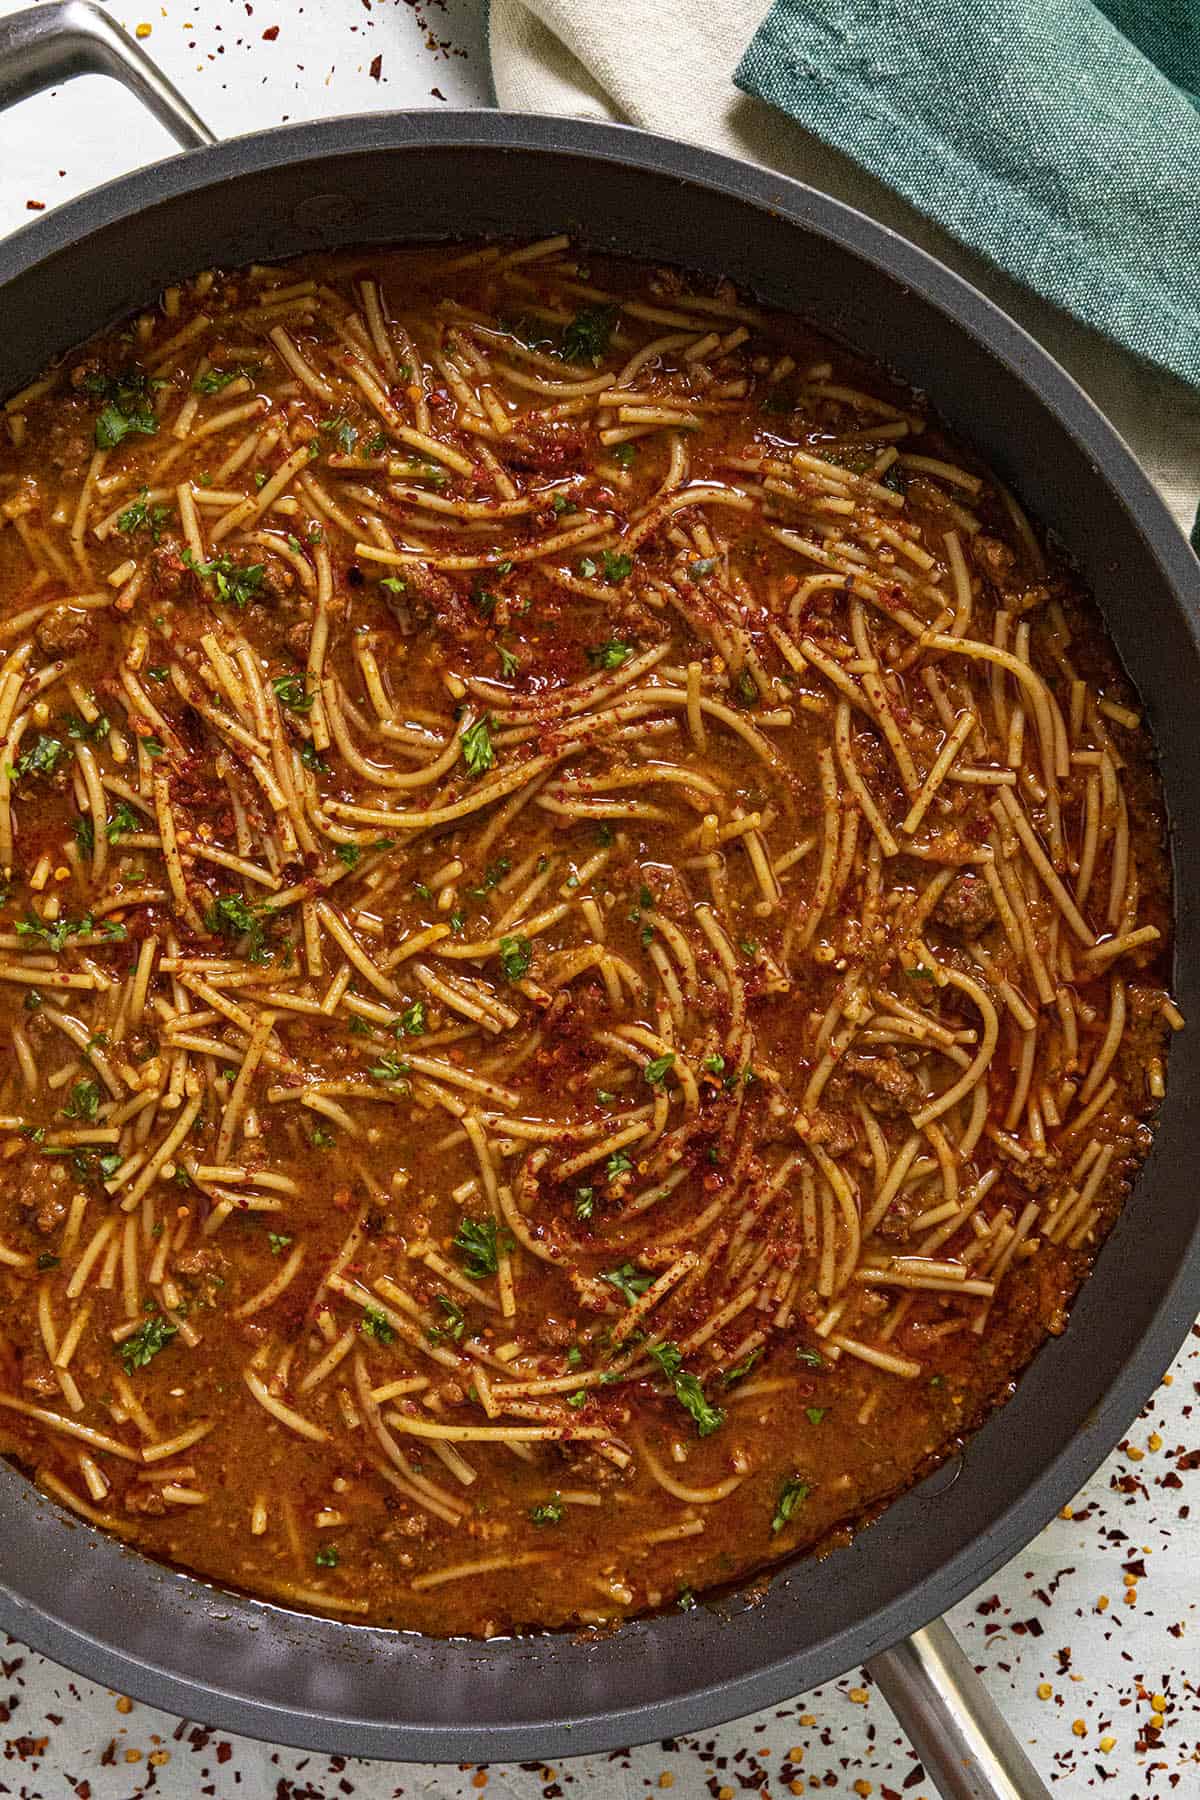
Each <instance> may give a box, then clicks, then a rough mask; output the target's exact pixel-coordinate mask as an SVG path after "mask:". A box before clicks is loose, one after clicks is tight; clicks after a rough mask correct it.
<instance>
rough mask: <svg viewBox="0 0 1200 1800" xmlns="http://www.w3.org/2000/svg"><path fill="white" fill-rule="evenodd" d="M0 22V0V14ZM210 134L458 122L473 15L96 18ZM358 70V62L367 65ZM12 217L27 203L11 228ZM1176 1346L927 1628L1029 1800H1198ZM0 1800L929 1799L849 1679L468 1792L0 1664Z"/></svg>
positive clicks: (34, 194) (38, 109)
mask: <svg viewBox="0 0 1200 1800" xmlns="http://www.w3.org/2000/svg"><path fill="white" fill-rule="evenodd" d="M15 10H17V9H16V6H15V5H14V4H13V0H0V15H3V14H4V13H7V12H13V11H15ZM112 11H113V13H114V16H116V17H118V18H120V19H121V21H122V23H124V24H125V25H126V26H127V27H129V28H130V29H132V28H133V27H134V26H136V25H138V24H147V25H149V26H150V27H151V31H150V34H149V36H148V37H147V38H146V40H145V43H146V48H147V49H148V50H149V51H150V52H151V54H152V55H153V56H154V57H155V58H156V59H157V60H159V61H160V62H161V64H162V66H163V68H164V69H165V70H167V72H168V73H169V74H170V75H171V76H172V78H173V79H174V80H175V81H177V82H178V84H179V85H180V87H182V88H183V89H184V91H185V92H186V93H187V95H188V97H189V99H190V100H191V101H192V103H193V104H194V105H195V107H196V109H197V111H199V112H200V113H201V115H202V116H203V117H204V118H205V119H207V121H208V122H209V124H210V125H211V126H212V127H213V129H214V130H215V131H217V132H219V133H222V134H230V135H232V134H234V133H236V132H239V131H245V130H249V129H255V128H257V127H259V126H266V125H274V124H278V123H281V122H282V121H284V120H289V119H302V118H315V117H321V116H329V115H333V114H337V113H348V112H364V111H376V110H387V109H390V108H393V107H398V106H422V105H428V106H441V105H452V106H454V105H457V106H464V105H482V104H486V102H487V97H488V86H487V69H486V56H485V53H484V49H483V40H482V15H481V6H480V4H479V0H309V3H308V4H307V5H297V4H287V3H286V0H253V4H250V3H248V0H198V3H197V4H196V5H193V6H186V5H183V4H180V0H169V4H167V5H145V6H144V7H142V9H141V10H137V9H136V7H135V8H133V9H125V8H123V7H113V8H112ZM376 59H379V60H378V62H377V61H376ZM171 148H172V146H171V144H170V142H169V140H168V138H167V137H166V134H165V133H164V132H163V131H162V130H161V129H160V128H159V127H158V126H157V125H155V124H154V123H153V122H152V121H150V120H148V119H147V118H146V117H145V116H144V115H143V114H142V113H141V112H140V110H139V108H138V107H137V105H136V104H135V102H134V101H132V100H131V99H130V98H129V96H128V95H126V94H125V93H124V92H123V91H122V90H121V89H120V88H117V87H115V86H114V85H113V84H112V83H111V82H106V81H103V80H101V79H100V78H98V77H87V78H85V79H83V80H80V81H77V82H75V83H73V84H72V85H71V86H70V87H69V88H66V89H63V90H62V91H60V92H57V93H54V94H51V95H43V96H40V97H39V98H37V99H35V100H32V101H28V102H26V103H25V105H24V106H23V107H21V108H20V109H18V110H17V111H14V112H12V113H10V114H8V115H7V116H6V117H0V233H6V232H10V231H13V230H16V229H17V228H18V227H19V226H21V225H22V224H24V223H25V222H26V221H27V220H28V219H30V218H31V217H32V216H33V213H34V211H36V210H40V209H41V208H43V207H51V206H54V205H56V204H57V203H58V202H60V201H62V200H65V199H67V198H69V197H71V196H72V195H74V194H77V193H81V192H83V191H85V190H86V189H87V188H89V187H91V186H93V185H94V184H95V183H97V182H100V181H104V180H107V179H109V178H110V177H112V176H115V175H118V174H120V173H122V172H123V171H124V170H126V169H128V168H131V167H133V166H135V165H137V164H140V163H144V162H149V161H152V160H154V159H155V158H157V157H159V156H162V155H164V154H167V153H169V152H170V150H171ZM31 203H32V205H31ZM1198 1396H1200V1330H1198V1331H1197V1332H1196V1333H1194V1334H1193V1336H1192V1337H1191V1338H1190V1339H1189V1341H1188V1343H1187V1344H1186V1345H1185V1346H1184V1348H1183V1350H1182V1351H1181V1353H1180V1355H1179V1357H1178V1358H1177V1360H1176V1362H1175V1364H1174V1367H1173V1369H1172V1371H1171V1373H1170V1375H1169V1376H1168V1377H1167V1378H1166V1379H1165V1380H1164V1383H1163V1385H1162V1386H1161V1387H1160V1388H1159V1389H1158V1391H1157V1393H1156V1394H1155V1396H1154V1398H1153V1400H1152V1402H1151V1404H1150V1406H1149V1407H1148V1408H1147V1410H1146V1413H1145V1415H1144V1416H1143V1418H1142V1419H1141V1420H1140V1421H1139V1422H1138V1424H1137V1425H1136V1426H1135V1428H1134V1429H1133V1431H1132V1432H1131V1433H1130V1435H1129V1437H1128V1439H1127V1440H1126V1441H1125V1442H1124V1443H1123V1444H1122V1445H1121V1446H1120V1448H1119V1449H1118V1450H1117V1451H1116V1452H1114V1454H1113V1455H1112V1456H1111V1457H1110V1458H1109V1460H1108V1462H1107V1463H1106V1464H1105V1465H1104V1466H1103V1468H1102V1469H1100V1470H1099V1471H1098V1472H1097V1474H1096V1476H1095V1477H1094V1479H1093V1480H1092V1481H1091V1482H1090V1483H1089V1484H1088V1485H1087V1487H1086V1488H1085V1489H1084V1491H1083V1493H1082V1494H1080V1495H1079V1497H1078V1499H1077V1500H1076V1502H1075V1504H1074V1506H1073V1507H1072V1508H1071V1509H1068V1510H1069V1513H1070V1516H1064V1517H1062V1518H1060V1519H1058V1520H1056V1521H1055V1522H1054V1524H1053V1525H1052V1526H1050V1527H1049V1529H1048V1530H1046V1531H1045V1532H1043V1534H1042V1535H1041V1537H1039V1538H1038V1539H1037V1540H1036V1541H1035V1542H1034V1543H1033V1544H1031V1545H1030V1546H1029V1547H1028V1549H1027V1550H1026V1551H1025V1552H1024V1553H1023V1554H1022V1555H1021V1556H1020V1557H1018V1558H1017V1559H1016V1560H1015V1561H1014V1562H1012V1563H1011V1564H1010V1565H1009V1566H1008V1567H1007V1568H1006V1569H1004V1570H1003V1571H1001V1573H1000V1574H999V1575H998V1576H996V1577H994V1578H993V1579H992V1580H991V1581H990V1582H988V1583H987V1585H986V1586H985V1587H984V1588H982V1589H980V1591H979V1592H978V1593H976V1594H974V1595H972V1596H971V1597H970V1599H968V1600H966V1601H964V1602H963V1603H962V1605H961V1606H959V1607H958V1608H957V1609H956V1611H955V1613H954V1614H953V1615H952V1621H951V1622H952V1624H953V1625H954V1627H955V1630H956V1631H957V1632H958V1634H959V1637H960V1640H961V1642H962V1643H963V1644H964V1646H965V1648H966V1649H967V1652H968V1654H969V1655H970V1657H971V1659H972V1661H973V1662H974V1663H975V1664H976V1665H977V1666H978V1667H979V1668H980V1669H981V1670H982V1672H983V1675H984V1679H985V1680H986V1682H987V1684H988V1686H989V1688H990V1689H991V1691H992V1693H993V1694H994V1696H995V1698H996V1699H997V1701H998V1703H999V1704H1000V1706H1001V1708H1002V1709H1003V1711H1004V1712H1005V1714H1006V1716H1007V1717H1008V1719H1009V1720H1010V1722H1011V1723H1012V1725H1013V1727H1014V1729H1015V1730H1016V1732H1017V1734H1018V1736H1019V1737H1020V1738H1021V1740H1022V1741H1023V1742H1025V1743H1026V1744H1027V1745H1028V1747H1029V1753H1030V1755H1031V1757H1032V1759H1033V1761H1034V1763H1035V1765H1036V1766H1037V1768H1038V1769H1039V1770H1040V1771H1041V1773H1042V1775H1043V1776H1044V1778H1045V1779H1046V1780H1047V1782H1048V1783H1049V1784H1050V1786H1051V1788H1052V1790H1053V1791H1055V1792H1056V1793H1058V1794H1061V1795H1063V1796H1067V1797H1069V1800H1075V1796H1077V1795H1078V1796H1082V1795H1085V1794H1091V1793H1110V1794H1111V1796H1112V1800H1160V1797H1161V1800H1166V1797H1167V1796H1170V1795H1179V1796H1180V1800H1184V1797H1193V1800H1194V1797H1196V1796H1200V1658H1198V1656H1197V1648H1196V1646H1197V1643H1198V1641H1200V1398H1198ZM0 1750H2V1753H3V1755H2V1761H0V1796H2V1795H12V1796H19V1797H20V1800H72V1797H74V1800H135V1797H137V1796H141V1795H144V1794H154V1795H156V1796H159V1797H161V1800H193V1797H195V1796H201V1795H203V1796H210V1795H211V1796H214V1797H215V1800H234V1797H235V1796H246V1797H247V1800H260V1796H261V1797H262V1800H340V1797H343V1796H346V1797H354V1800H397V1797H399V1796H406V1797H408V1796H413V1797H415V1796H428V1797H431V1800H460V1797H461V1800H468V1797H472V1796H479V1795H481V1794H483V1793H487V1794H491V1795H497V1796H503V1797H504V1800H510V1797H511V1800H535V1797H537V1796H544V1797H545V1800H560V1797H562V1800H568V1797H570V1796H578V1797H579V1800H585V1797H586V1800H590V1797H592V1796H595V1800H601V1797H603V1800H633V1797H634V1796H637V1795H644V1794H648V1793H650V1792H652V1791H667V1790H673V1792H674V1794H676V1795H678V1796H679V1800H741V1796H744V1795H747V1794H753V1795H758V1796H760V1797H761V1800H781V1796H784V1795H788V1794H803V1793H816V1792H823V1793H828V1794H830V1795H835V1796H842V1795H845V1796H852V1795H855V1796H861V1797H864V1800H865V1797H867V1796H879V1797H880V1800H934V1790H933V1788H932V1786H931V1784H930V1782H929V1780H928V1778H927V1777H926V1776H925V1775H924V1772H923V1771H922V1770H921V1768H920V1765H919V1764H918V1763H917V1761H916V1759H915V1757H914V1755H913V1753H912V1751H911V1750H910V1749H909V1747H908V1745H907V1743H906V1742H905V1740H904V1738H903V1736H902V1734H901V1733H900V1731H899V1729H898V1727H897V1725H896V1722H895V1720H894V1718H893V1717H892V1715H891V1713H890V1711H889V1710H888V1708H887V1706H886V1705H885V1703H884V1702H883V1700H882V1699H881V1698H880V1697H879V1695H878V1694H877V1693H876V1692H875V1691H873V1690H872V1689H871V1688H870V1686H869V1685H867V1684H866V1682H865V1678H864V1677H863V1676H862V1675H861V1673H859V1672H855V1673H853V1674H852V1675H849V1676H847V1677H845V1678H844V1679H843V1680H841V1681H839V1682H837V1683H836V1684H835V1685H831V1686H828V1687H825V1688H821V1689H818V1690H817V1691H816V1692H815V1693H812V1694H808V1695H805V1696H803V1697H802V1698H800V1699H798V1700H796V1701H795V1702H794V1703H793V1704H791V1705H789V1706H785V1707H780V1708H778V1709H775V1710H773V1711H770V1712H766V1713H761V1714H758V1715H756V1716H754V1717H751V1718H747V1719H742V1720H739V1721H737V1722H736V1723H734V1724H730V1725H726V1726H723V1727H722V1728H721V1729H720V1730H718V1731H713V1732H708V1733H702V1734H698V1735H697V1736H695V1737H690V1738H681V1739H677V1740H673V1741H671V1742H669V1743H667V1744H657V1745H650V1746H646V1747H643V1748H641V1749H635V1750H632V1751H624V1752H618V1753H614V1754H613V1755H612V1756H607V1757H605V1756H592V1757H580V1758H575V1759H572V1760H570V1761H568V1762H565V1763H559V1764H557V1765H555V1766H553V1767H543V1766H541V1765H539V1764H532V1763H531V1764H525V1765H522V1766H520V1767H515V1766H503V1767H502V1766H499V1765H496V1766H492V1767H488V1768H469V1767H463V1768H459V1767H451V1766H436V1767H430V1766H421V1765H416V1764H389V1763H380V1762H358V1761H354V1760H346V1759H342V1758H329V1757H324V1756H312V1755H306V1754H303V1753H299V1752H296V1751H292V1750H287V1749H280V1748H277V1747H274V1746H271V1745H266V1744H258V1743H254V1742H252V1741H251V1740H249V1739H245V1738H229V1737H224V1736H222V1735H221V1734H220V1733H216V1732H212V1731H209V1730H208V1729H207V1728H206V1727H205V1726H204V1725H203V1723H198V1722H193V1721H181V1720H178V1719H175V1718H173V1717H170V1716H168V1715H167V1714H165V1713H160V1712H156V1711H155V1710H154V1709H152V1708H150V1707H146V1706H142V1705H140V1704H138V1703H136V1702H131V1701H129V1700H128V1699H127V1698H126V1697H124V1696H121V1695H117V1694H113V1693H111V1692H109V1691H108V1690H107V1689H104V1688H100V1687H97V1686H95V1685H94V1684H92V1683H90V1682H86V1681H81V1680H78V1679H76V1678H75V1677H74V1676H72V1675H70V1674H68V1673H67V1672H66V1671H65V1670H63V1669H61V1668H58V1667H56V1666H55V1665H54V1664H52V1663H50V1662H48V1661H46V1659H45V1658H43V1657H40V1656H37V1655H35V1654H33V1653H32V1652H29V1651H27V1650H25V1649H24V1647H23V1646H21V1645H19V1644H11V1645H10V1646H9V1647H8V1648H7V1650H6V1651H5V1652H4V1654H3V1656H2V1658H0Z"/></svg>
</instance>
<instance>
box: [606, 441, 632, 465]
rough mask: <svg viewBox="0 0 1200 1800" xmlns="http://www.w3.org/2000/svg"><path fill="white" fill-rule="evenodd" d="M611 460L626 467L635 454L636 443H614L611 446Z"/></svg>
mask: <svg viewBox="0 0 1200 1800" xmlns="http://www.w3.org/2000/svg"><path fill="white" fill-rule="evenodd" d="M612 455H613V461H614V462H616V463H620V465H621V467H622V468H623V469H627V468H628V467H629V465H630V463H631V462H633V461H634V459H635V458H636V456H637V445H636V444H616V445H614V447H613V453H612Z"/></svg>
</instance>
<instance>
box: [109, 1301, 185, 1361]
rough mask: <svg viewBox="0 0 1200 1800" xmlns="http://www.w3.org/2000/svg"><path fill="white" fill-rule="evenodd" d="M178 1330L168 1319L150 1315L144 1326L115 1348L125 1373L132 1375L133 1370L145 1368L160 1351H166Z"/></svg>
mask: <svg viewBox="0 0 1200 1800" xmlns="http://www.w3.org/2000/svg"><path fill="white" fill-rule="evenodd" d="M178 1330H179V1327H178V1325H172V1324H171V1321H170V1320H169V1319H164V1318H161V1317H160V1316H159V1315H158V1314H157V1313H154V1314H152V1315H151V1316H150V1318H148V1319H147V1320H146V1322H145V1324H144V1325H139V1326H138V1328H137V1330H136V1331H135V1332H132V1333H131V1334H130V1336H129V1337H127V1338H125V1339H124V1341H123V1342H122V1343H120V1344H118V1346H117V1354H118V1356H119V1357H120V1358H121V1361H122V1363H123V1364H124V1365H125V1373H126V1374H127V1375H132V1374H133V1372H134V1370H135V1369H144V1368H146V1366H147V1365H148V1364H149V1363H152V1362H153V1361H154V1358H155V1357H156V1356H157V1355H158V1353H159V1351H160V1350H165V1349H166V1347H167V1345H168V1344H169V1343H170V1341H171V1339H172V1338H173V1337H174V1336H175V1335H176V1333H177V1332H178Z"/></svg>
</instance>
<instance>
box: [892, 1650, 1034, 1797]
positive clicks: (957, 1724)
mask: <svg viewBox="0 0 1200 1800" xmlns="http://www.w3.org/2000/svg"><path fill="white" fill-rule="evenodd" d="M866 1666H867V1670H868V1672H869V1673H870V1675H871V1677H872V1679H873V1680H874V1681H875V1683H876V1685H877V1686H878V1688H879V1690H880V1692H881V1693H882V1695H883V1697H884V1699H885V1700H886V1701H887V1703H888V1705H889V1706H890V1707H891V1709H892V1711H893V1712H894V1713H895V1715H896V1717H897V1719H899V1721H900V1723H901V1725H902V1726H903V1727H904V1731H905V1735H906V1736H907V1737H908V1740H909V1742H910V1743H911V1744H912V1747H913V1749H914V1750H915V1751H916V1753H917V1755H918V1756H919V1757H920V1758H921V1761H922V1762H923V1763H924V1764H925V1769H926V1772H927V1774H928V1775H929V1777H930V1779H931V1781H933V1783H934V1785H935V1786H936V1788H937V1790H938V1792H939V1794H941V1795H942V1800H1050V1795H1049V1790H1048V1789H1047V1787H1046V1785H1045V1783H1044V1782H1043V1781H1042V1778H1041V1776H1040V1775H1039V1774H1038V1772H1037V1770H1036V1769H1035V1768H1034V1766H1033V1764H1032V1763H1031V1762H1030V1760H1029V1758H1028V1757H1027V1756H1026V1754H1025V1752H1024V1750H1023V1749H1022V1748H1021V1746H1020V1744H1019V1743H1018V1742H1017V1740H1016V1738H1015V1737H1014V1735H1013V1733H1012V1732H1011V1731H1010V1730H1009V1728H1008V1726H1007V1724H1006V1723H1005V1721H1004V1719H1003V1718H1002V1717H1001V1714H1000V1710H999V1708H998V1707H997V1706H996V1703H995V1701H994V1700H993V1699H992V1697H991V1695H990V1694H989V1693H988V1691H987V1689H986V1688H985V1687H984V1685H983V1683H982V1681H980V1679H979V1677H978V1675H977V1674H976V1673H975V1671H974V1669H973V1668H972V1667H971V1664H970V1663H969V1662H968V1660H967V1658H966V1657H965V1656H964V1654H963V1652H962V1650H961V1649H960V1647H959V1644H958V1640H957V1639H956V1638H955V1636H954V1634H953V1632H952V1631H951V1630H950V1627H949V1626H948V1625H947V1624H946V1621H945V1620H944V1619H936V1620H935V1621H934V1623H933V1624H932V1625H927V1626H926V1627H925V1629H924V1631H915V1632H914V1633H913V1635H912V1636H911V1637H910V1638H905V1639H904V1641H903V1643H900V1644H897V1645H895V1647H894V1648H893V1649H891V1650H883V1651H881V1652H880V1654H879V1655H878V1656H873V1657H872V1658H871V1660H870V1661H869V1662H868V1663H867V1665H866Z"/></svg>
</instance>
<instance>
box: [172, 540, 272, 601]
mask: <svg viewBox="0 0 1200 1800" xmlns="http://www.w3.org/2000/svg"><path fill="white" fill-rule="evenodd" d="M183 560H184V562H185V563H186V565H187V567H188V568H189V569H190V570H191V571H192V574H193V575H198V576H199V577H200V579H201V580H202V581H206V582H208V583H209V584H210V586H211V587H212V589H213V592H214V593H215V595H216V597H217V599H218V600H219V601H220V602H221V603H222V604H223V605H226V606H236V607H237V608H238V610H239V612H240V611H242V610H243V609H244V608H245V607H247V606H248V605H249V604H250V602H251V600H254V599H256V598H257V597H258V596H259V595H260V594H261V593H262V588H263V579H264V577H265V575H266V573H267V565H266V564H265V563H249V564H245V565H243V564H241V563H235V562H234V560H233V558H232V557H231V556H215V557H213V559H212V561H211V562H203V563H202V562H197V561H196V558H195V557H194V556H193V555H192V553H191V551H190V550H185V551H184V553H183Z"/></svg>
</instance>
